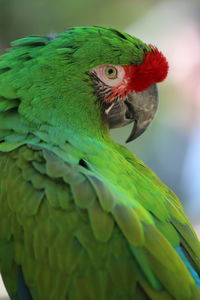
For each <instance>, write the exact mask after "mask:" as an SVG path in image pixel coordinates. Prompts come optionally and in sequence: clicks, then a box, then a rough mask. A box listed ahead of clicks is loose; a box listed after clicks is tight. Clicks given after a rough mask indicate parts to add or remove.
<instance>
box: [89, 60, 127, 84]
mask: <svg viewBox="0 0 200 300" xmlns="http://www.w3.org/2000/svg"><path fill="white" fill-rule="evenodd" d="M90 73H91V74H93V75H95V76H96V77H97V78H98V79H100V80H101V81H102V82H103V83H104V84H106V85H108V86H117V85H119V84H121V83H122V82H123V80H124V77H125V70H124V68H123V67H122V66H116V65H102V66H98V67H96V68H94V69H92V70H90Z"/></svg>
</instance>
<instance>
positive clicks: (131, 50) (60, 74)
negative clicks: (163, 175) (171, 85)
mask: <svg viewBox="0 0 200 300" xmlns="http://www.w3.org/2000/svg"><path fill="white" fill-rule="evenodd" d="M167 72H168V63H167V60H166V58H165V57H164V55H163V54H162V53H161V52H160V51H159V50H158V49H157V48H156V47H154V46H152V45H147V44H145V43H143V42H142V41H140V40H139V39H137V38H135V37H132V36H130V35H128V34H126V33H124V32H122V31H120V30H117V29H113V28H108V29H107V28H103V27H98V26H92V27H76V28H69V29H68V30H67V31H66V32H64V33H61V34H58V35H54V36H49V37H45V36H30V37H26V38H22V39H20V40H17V41H15V42H13V43H12V47H11V48H10V49H9V51H8V52H7V53H5V54H4V55H2V56H1V60H0V167H1V173H0V271H1V274H2V278H3V281H4V284H5V287H6V289H7V291H8V294H9V296H10V299H12V300H129V299H141V300H144V299H153V300H167V299H176V300H193V299H194V300H198V299H200V277H199V274H200V243H199V241H198V239H197V237H196V234H195V232H194V230H193V228H192V226H191V225H190V223H189V221H188V219H187V217H186V216H185V214H184V211H183V209H182V206H181V204H180V202H179V200H178V199H177V197H176V195H175V194H174V193H173V192H172V191H170V190H169V188H167V187H166V186H165V185H164V184H163V183H162V182H161V181H160V180H159V179H158V177H157V176H156V175H155V174H154V173H153V172H152V171H151V170H150V169H149V168H147V167H146V166H145V165H144V164H143V163H142V162H141V161H139V160H138V159H137V158H136V157H135V156H134V155H133V154H132V153H131V152H130V151H128V150H127V149H126V148H125V147H123V146H120V145H118V144H116V143H115V142H114V141H113V140H112V139H111V137H110V134H109V131H110V129H111V128H116V127H122V126H125V125H126V124H129V123H132V124H133V129H132V131H131V134H130V136H129V138H128V140H127V141H132V140H134V139H135V138H137V137H138V136H139V135H141V134H142V133H143V132H144V131H145V129H146V128H147V127H148V125H149V124H150V123H151V121H152V119H153V118H154V115H155V112H156V110H157V106H158V93H157V88H156V83H157V82H161V81H162V80H164V79H165V77H166V75H167ZM172 167H173V166H172Z"/></svg>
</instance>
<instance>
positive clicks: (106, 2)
mask: <svg viewBox="0 0 200 300" xmlns="http://www.w3.org/2000/svg"><path fill="white" fill-rule="evenodd" d="M156 2H158V1H157V0H142V1H141V0H57V1H56V0H0V44H1V48H4V47H8V44H9V42H10V41H12V40H14V39H17V38H20V37H22V36H26V35H33V34H34V35H37V34H38V35H40V34H41V35H44V34H49V33H55V32H62V31H64V30H65V28H66V27H71V26H87V25H102V26H113V27H117V28H125V27H126V26H128V25H129V24H130V23H133V22H134V21H135V20H137V19H138V18H140V17H141V16H142V14H143V13H144V12H145V11H146V10H148V8H149V7H151V6H152V5H153V4H154V3H156ZM1 51H2V50H1Z"/></svg>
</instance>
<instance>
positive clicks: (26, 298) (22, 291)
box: [10, 271, 33, 300]
mask: <svg viewBox="0 0 200 300" xmlns="http://www.w3.org/2000/svg"><path fill="white" fill-rule="evenodd" d="M10 298H11V300H33V299H32V297H31V294H30V292H29V290H28V288H27V285H26V283H25V280H24V275H23V273H22V271H20V272H19V277H18V286H17V295H16V296H11V297H10Z"/></svg>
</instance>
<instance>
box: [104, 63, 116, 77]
mask: <svg viewBox="0 0 200 300" xmlns="http://www.w3.org/2000/svg"><path fill="white" fill-rule="evenodd" d="M104 72H105V75H106V77H108V79H116V78H117V75H118V74H117V73H118V72H117V69H116V68H115V67H113V66H107V67H105V71H104Z"/></svg>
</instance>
